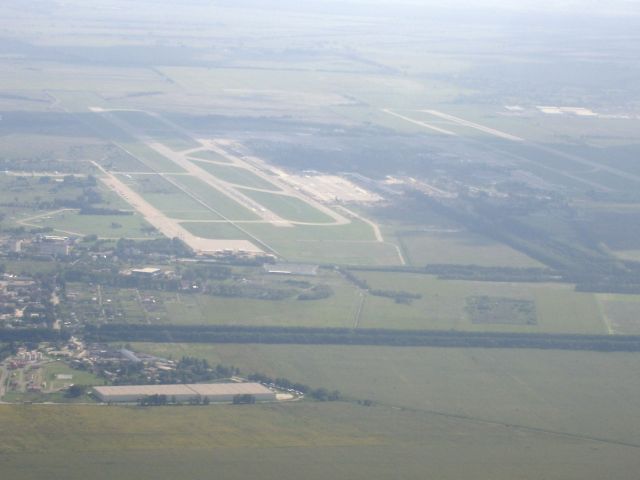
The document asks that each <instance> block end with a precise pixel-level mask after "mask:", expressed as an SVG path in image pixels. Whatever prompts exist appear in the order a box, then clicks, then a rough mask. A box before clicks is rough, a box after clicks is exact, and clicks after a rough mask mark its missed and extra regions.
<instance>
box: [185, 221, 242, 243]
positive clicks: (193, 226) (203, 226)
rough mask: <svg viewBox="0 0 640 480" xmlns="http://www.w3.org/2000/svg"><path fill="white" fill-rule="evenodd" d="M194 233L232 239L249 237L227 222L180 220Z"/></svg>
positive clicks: (206, 236) (208, 236) (207, 236)
mask: <svg viewBox="0 0 640 480" xmlns="http://www.w3.org/2000/svg"><path fill="white" fill-rule="evenodd" d="M180 224H181V225H182V226H183V227H184V228H186V229H187V230H189V231H190V232H191V233H193V234H194V235H197V236H199V237H203V238H218V239H221V238H226V239H232V240H238V239H249V238H250V237H249V236H248V235H247V234H245V233H244V232H242V231H241V230H239V229H238V228H237V227H235V226H234V225H232V224H231V223H229V222H180Z"/></svg>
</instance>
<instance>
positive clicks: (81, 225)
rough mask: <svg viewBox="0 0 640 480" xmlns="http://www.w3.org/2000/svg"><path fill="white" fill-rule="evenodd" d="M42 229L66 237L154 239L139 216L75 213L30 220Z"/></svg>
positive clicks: (147, 226)
mask: <svg viewBox="0 0 640 480" xmlns="http://www.w3.org/2000/svg"><path fill="white" fill-rule="evenodd" d="M29 223H33V224H35V225H38V226H42V227H51V228H53V229H54V230H55V231H57V232H59V233H64V234H67V235H79V236H84V235H91V234H95V235H98V236H99V237H101V238H154V237H157V236H158V234H157V233H150V230H149V229H150V225H149V224H148V223H147V222H146V221H145V220H144V219H143V218H142V217H140V216H139V215H136V214H134V215H80V214H79V213H78V212H75V211H64V212H60V213H52V214H50V215H48V216H46V217H41V218H39V219H36V220H32V221H30V222H29Z"/></svg>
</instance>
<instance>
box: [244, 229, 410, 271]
mask: <svg viewBox="0 0 640 480" xmlns="http://www.w3.org/2000/svg"><path fill="white" fill-rule="evenodd" d="M243 228H244V229H245V230H247V231H248V232H250V233H251V234H252V235H255V236H256V237H258V238H260V239H261V240H263V241H264V242H265V243H266V244H268V245H269V246H270V247H272V248H274V249H275V250H276V251H277V252H278V253H279V254H280V255H282V256H283V257H285V258H286V259H287V260H290V261H301V262H320V263H336V264H347V265H398V264H399V263H400V258H399V257H398V252H397V250H396V248H395V247H394V246H393V245H390V244H388V243H381V242H377V241H376V240H375V236H374V234H373V230H372V228H371V226H369V225H368V224H366V223H365V222H363V221H361V220H357V219H352V221H351V223H349V224H347V225H327V226H320V225H294V226H293V227H291V228H281V227H274V226H272V225H266V224H258V223H256V224H245V225H243Z"/></svg>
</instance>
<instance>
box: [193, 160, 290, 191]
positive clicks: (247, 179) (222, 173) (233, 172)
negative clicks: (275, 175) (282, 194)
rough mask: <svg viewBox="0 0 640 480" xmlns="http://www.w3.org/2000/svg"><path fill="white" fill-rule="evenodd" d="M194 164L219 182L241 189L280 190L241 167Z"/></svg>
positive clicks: (203, 163) (206, 163)
mask: <svg viewBox="0 0 640 480" xmlns="http://www.w3.org/2000/svg"><path fill="white" fill-rule="evenodd" d="M196 164H197V165H198V166H199V167H201V168H203V169H205V170H206V171H207V172H209V173H211V174H212V175H214V176H216V177H218V178H219V179H220V180H224V181H225V182H229V183H232V184H234V185H238V186H241V187H253V188H262V189H265V190H273V191H277V190H280V189H279V188H278V187H276V186H275V185H274V184H272V183H271V182H268V181H266V180H265V179H263V178H261V177H259V176H258V175H256V174H255V173H253V172H251V171H250V170H248V169H246V168H242V167H235V166H226V165H217V164H215V163H208V162H199V161H196Z"/></svg>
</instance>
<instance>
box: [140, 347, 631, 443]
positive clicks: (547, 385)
mask: <svg viewBox="0 0 640 480" xmlns="http://www.w3.org/2000/svg"><path fill="white" fill-rule="evenodd" d="M136 348H141V349H143V350H144V351H148V352H150V353H154V354H157V355H160V356H173V358H179V357H180V356H182V355H194V356H197V357H202V358H208V359H209V360H210V361H211V362H212V363H225V364H233V365H235V366H237V367H239V368H240V369H241V370H242V371H244V372H253V371H258V372H262V373H265V374H267V375H270V376H282V377H285V378H288V379H291V380H294V381H304V382H306V383H308V384H310V385H320V386H326V388H330V389H333V388H336V389H339V390H340V391H341V392H342V393H343V394H345V395H347V396H351V397H354V398H360V399H362V398H368V399H371V400H373V401H374V402H378V403H381V404H383V405H387V406H391V407H398V408H407V409H411V410H415V411H419V412H423V413H427V412H430V413H439V414H442V415H456V416H460V417H465V418H467V419H468V420H470V421H473V422H482V421H488V422H498V423H503V424H507V425H511V426H515V425H522V426H527V427H530V428H539V429H546V430H553V431H555V432H564V433H567V434H572V435H575V436H576V437H580V436H592V437H597V438H601V439H608V440H611V441H620V442H629V443H634V444H635V443H639V442H640V434H639V433H638V432H639V429H638V420H637V419H638V418H640V410H639V409H640V406H639V405H638V402H636V401H635V398H636V396H637V395H638V394H639V393H640V386H639V385H638V383H637V382H633V381H630V379H631V378H633V377H634V375H635V373H634V372H635V365H636V356H635V354H633V353H630V354H623V353H595V352H568V351H542V350H527V349H521V350H508V349H507V350H503V349H500V350H492V349H484V350H483V349H455V348H451V349H449V348H445V349H438V348H412V347H406V348H405V347H401V348H397V347H375V346H326V345H316V346H310V345H215V346H207V345H193V344H190V345H187V344H138V345H136ZM363 366H366V368H365V367H363ZM576 399H580V401H579V402H577V401H576ZM576 439H577V438H576Z"/></svg>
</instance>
